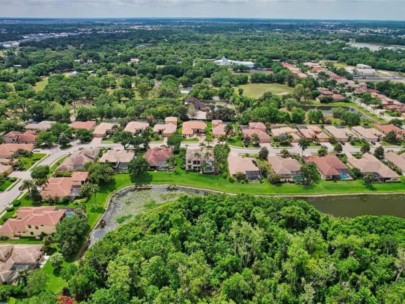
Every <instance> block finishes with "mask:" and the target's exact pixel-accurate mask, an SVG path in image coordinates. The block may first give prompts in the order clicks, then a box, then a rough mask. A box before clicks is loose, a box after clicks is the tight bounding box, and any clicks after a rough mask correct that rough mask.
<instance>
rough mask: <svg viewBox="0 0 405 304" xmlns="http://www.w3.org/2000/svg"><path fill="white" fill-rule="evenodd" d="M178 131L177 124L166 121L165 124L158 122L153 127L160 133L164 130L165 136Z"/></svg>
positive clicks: (154, 130)
mask: <svg viewBox="0 0 405 304" xmlns="http://www.w3.org/2000/svg"><path fill="white" fill-rule="evenodd" d="M176 131H177V124H172V123H165V124H156V125H155V126H154V127H153V132H155V133H159V132H162V134H163V135H164V136H170V135H172V134H174V133H176Z"/></svg>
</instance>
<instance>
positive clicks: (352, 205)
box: [90, 185, 405, 246]
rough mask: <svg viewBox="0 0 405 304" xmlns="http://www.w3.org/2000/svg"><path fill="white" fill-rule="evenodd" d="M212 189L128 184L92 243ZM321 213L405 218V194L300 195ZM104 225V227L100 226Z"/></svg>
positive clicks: (91, 237)
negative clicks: (181, 199) (148, 213)
mask: <svg viewBox="0 0 405 304" xmlns="http://www.w3.org/2000/svg"><path fill="white" fill-rule="evenodd" d="M209 193H210V192H209V191H200V190H194V189H190V188H186V187H176V188H175V189H173V188H169V187H168V186H166V185H154V186H151V187H150V188H148V189H136V188H135V187H128V188H125V189H123V190H121V191H118V192H117V193H116V194H115V195H114V196H113V198H112V199H111V203H110V205H109V207H108V209H107V211H106V212H105V214H104V216H103V218H102V221H103V225H99V226H98V227H96V229H94V230H93V231H92V232H91V234H90V246H92V245H93V244H94V243H95V242H96V241H97V240H99V239H101V238H102V237H103V236H104V235H105V234H106V233H108V232H110V231H113V230H115V229H116V228H117V227H118V226H120V225H122V224H124V223H127V222H128V221H130V220H132V219H133V218H134V216H136V215H138V214H141V213H143V212H145V211H147V210H151V209H153V208H155V207H156V206H158V205H160V204H164V203H167V202H172V201H175V200H176V199H178V198H179V197H180V196H181V195H183V194H190V195H206V194H209ZM295 199H303V200H306V201H307V202H308V203H310V204H312V205H313V206H314V207H315V208H317V209H318V210H319V211H320V212H322V213H327V214H330V215H333V216H335V217H356V216H360V215H393V216H397V217H402V218H405V194H384V195H383V194H381V195H344V196H320V197H301V198H297V197H295ZM101 226H103V227H101Z"/></svg>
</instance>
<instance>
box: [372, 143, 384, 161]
mask: <svg viewBox="0 0 405 304" xmlns="http://www.w3.org/2000/svg"><path fill="white" fill-rule="evenodd" d="M374 156H375V157H376V158H378V159H384V148H383V147H382V146H378V147H377V148H375V150H374Z"/></svg>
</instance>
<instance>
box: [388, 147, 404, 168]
mask: <svg viewBox="0 0 405 304" xmlns="http://www.w3.org/2000/svg"><path fill="white" fill-rule="evenodd" d="M384 157H385V159H386V160H388V161H389V162H391V163H393V164H394V166H395V167H397V168H398V169H400V170H401V171H402V173H405V153H402V154H397V153H395V152H392V151H391V152H386V153H385V154H384Z"/></svg>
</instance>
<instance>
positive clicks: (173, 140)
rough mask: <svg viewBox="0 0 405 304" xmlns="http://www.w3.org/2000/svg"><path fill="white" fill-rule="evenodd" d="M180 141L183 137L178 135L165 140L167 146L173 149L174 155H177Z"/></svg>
mask: <svg viewBox="0 0 405 304" xmlns="http://www.w3.org/2000/svg"><path fill="white" fill-rule="evenodd" d="M182 140H183V137H182V136H181V135H180V134H173V135H170V136H169V138H168V139H167V144H168V145H169V146H171V147H173V152H174V153H175V154H177V153H179V151H180V145H181V142H182Z"/></svg>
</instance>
